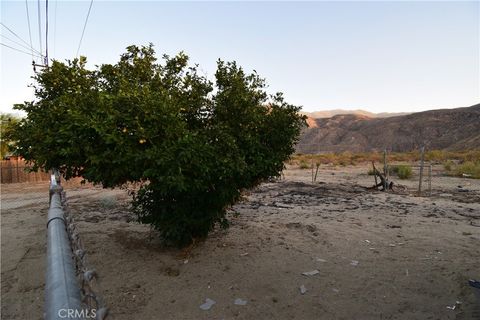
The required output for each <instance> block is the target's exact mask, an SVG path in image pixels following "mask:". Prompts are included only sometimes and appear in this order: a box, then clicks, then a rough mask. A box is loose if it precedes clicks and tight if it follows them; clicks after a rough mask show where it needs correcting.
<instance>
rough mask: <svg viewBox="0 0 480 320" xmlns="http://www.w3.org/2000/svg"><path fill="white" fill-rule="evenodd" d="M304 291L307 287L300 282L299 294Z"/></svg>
mask: <svg viewBox="0 0 480 320" xmlns="http://www.w3.org/2000/svg"><path fill="white" fill-rule="evenodd" d="M306 292H307V288H306V287H305V286H304V285H303V284H302V285H301V286H300V293H301V294H305V293H306Z"/></svg>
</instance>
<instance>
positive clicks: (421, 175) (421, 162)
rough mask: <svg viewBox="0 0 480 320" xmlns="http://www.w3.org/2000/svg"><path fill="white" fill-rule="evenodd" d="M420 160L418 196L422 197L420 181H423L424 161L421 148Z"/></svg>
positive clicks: (423, 153) (423, 151)
mask: <svg viewBox="0 0 480 320" xmlns="http://www.w3.org/2000/svg"><path fill="white" fill-rule="evenodd" d="M421 152H422V154H421V159H420V179H419V181H418V195H419V196H420V195H422V180H423V163H424V160H425V147H422V150H421Z"/></svg>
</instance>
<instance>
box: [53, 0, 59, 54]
mask: <svg viewBox="0 0 480 320" xmlns="http://www.w3.org/2000/svg"><path fill="white" fill-rule="evenodd" d="M57 4H58V0H55V13H54V15H55V18H54V19H53V58H55V56H56V55H55V53H56V50H55V48H56V47H57Z"/></svg>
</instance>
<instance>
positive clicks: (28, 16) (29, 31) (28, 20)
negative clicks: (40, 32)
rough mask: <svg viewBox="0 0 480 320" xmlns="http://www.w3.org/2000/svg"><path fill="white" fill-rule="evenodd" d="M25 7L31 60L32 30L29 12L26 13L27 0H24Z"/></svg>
mask: <svg viewBox="0 0 480 320" xmlns="http://www.w3.org/2000/svg"><path fill="white" fill-rule="evenodd" d="M25 9H26V10H27V22H28V36H29V38H30V48H31V49H32V60H33V44H32V31H31V28H30V14H29V13H28V1H27V0H25Z"/></svg>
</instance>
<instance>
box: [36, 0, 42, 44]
mask: <svg viewBox="0 0 480 320" xmlns="http://www.w3.org/2000/svg"><path fill="white" fill-rule="evenodd" d="M37 4H38V6H37V7H38V39H39V41H40V52H43V47H42V13H41V12H40V0H37Z"/></svg>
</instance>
